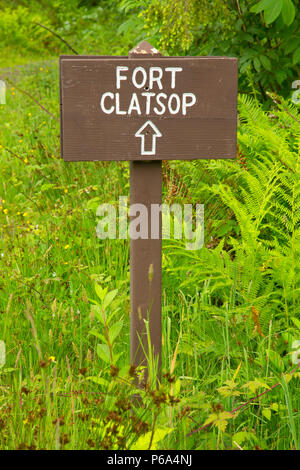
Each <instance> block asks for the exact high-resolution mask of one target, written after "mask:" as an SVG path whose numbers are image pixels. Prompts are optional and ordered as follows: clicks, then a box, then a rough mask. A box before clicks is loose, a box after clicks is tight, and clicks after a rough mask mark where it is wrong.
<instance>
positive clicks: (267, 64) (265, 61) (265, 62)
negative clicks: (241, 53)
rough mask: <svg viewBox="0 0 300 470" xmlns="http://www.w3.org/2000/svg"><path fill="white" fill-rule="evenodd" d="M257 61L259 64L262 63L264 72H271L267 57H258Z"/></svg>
mask: <svg viewBox="0 0 300 470" xmlns="http://www.w3.org/2000/svg"><path fill="white" fill-rule="evenodd" d="M259 60H260V62H261V63H262V65H263V67H264V68H265V69H266V70H269V71H270V70H271V68H272V67H271V61H270V59H269V58H268V57H266V56H265V55H260V56H259Z"/></svg>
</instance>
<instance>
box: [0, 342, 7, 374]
mask: <svg viewBox="0 0 300 470" xmlns="http://www.w3.org/2000/svg"><path fill="white" fill-rule="evenodd" d="M5 362H6V348H5V343H4V341H0V368H1V367H3V366H4V365H5Z"/></svg>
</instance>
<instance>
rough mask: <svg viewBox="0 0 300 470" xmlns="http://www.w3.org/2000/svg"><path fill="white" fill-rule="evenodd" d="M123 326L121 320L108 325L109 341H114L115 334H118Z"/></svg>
mask: <svg viewBox="0 0 300 470" xmlns="http://www.w3.org/2000/svg"><path fill="white" fill-rule="evenodd" d="M122 327H123V320H119V321H118V322H116V323H114V324H113V325H111V326H110V327H109V341H110V343H111V344H113V342H114V341H115V339H116V338H117V336H119V334H120V331H121V330H122Z"/></svg>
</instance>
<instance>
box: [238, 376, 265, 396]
mask: <svg viewBox="0 0 300 470" xmlns="http://www.w3.org/2000/svg"><path fill="white" fill-rule="evenodd" d="M243 388H248V389H249V390H250V392H251V393H256V390H258V389H260V388H268V389H269V388H270V387H269V386H268V385H267V384H266V383H265V382H263V381H262V380H260V379H255V380H250V382H247V383H246V384H244V385H243Z"/></svg>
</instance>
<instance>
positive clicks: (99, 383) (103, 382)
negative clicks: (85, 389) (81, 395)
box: [86, 377, 109, 387]
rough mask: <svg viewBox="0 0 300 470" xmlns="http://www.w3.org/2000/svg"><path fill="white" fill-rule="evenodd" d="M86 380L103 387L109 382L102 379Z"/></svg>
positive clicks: (91, 378) (88, 378)
mask: <svg viewBox="0 0 300 470" xmlns="http://www.w3.org/2000/svg"><path fill="white" fill-rule="evenodd" d="M86 379H87V380H90V381H91V382H94V383H95V384H98V385H103V386H104V387H108V385H109V382H108V381H107V380H105V379H103V378H102V377H87V378H86Z"/></svg>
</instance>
